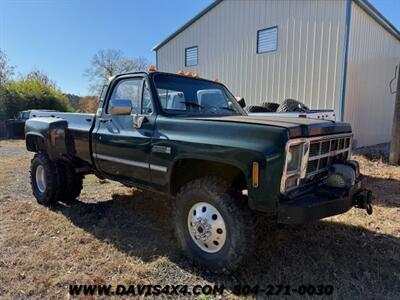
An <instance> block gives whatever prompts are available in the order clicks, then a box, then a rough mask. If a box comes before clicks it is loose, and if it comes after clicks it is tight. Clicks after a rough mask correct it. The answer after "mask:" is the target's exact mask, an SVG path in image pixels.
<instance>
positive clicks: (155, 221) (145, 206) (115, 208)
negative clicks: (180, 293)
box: [55, 191, 400, 296]
mask: <svg viewBox="0 0 400 300" xmlns="http://www.w3.org/2000/svg"><path fill="white" fill-rule="evenodd" d="M112 198H113V199H110V200H107V201H102V202H96V203H85V202H80V201H75V202H74V203H72V204H70V205H62V204H59V205H58V206H56V207H55V209H56V210H57V211H59V212H61V213H62V214H63V215H65V216H66V217H67V218H69V219H70V220H71V222H73V223H74V224H75V225H76V226H78V227H80V228H82V229H84V230H86V231H87V232H89V233H91V234H92V235H94V236H95V237H96V238H98V239H100V240H104V241H106V242H108V243H112V244H113V245H115V247H116V248H117V249H119V250H120V251H123V252H125V253H127V254H128V255H130V256H135V257H139V258H140V259H141V260H143V261H145V262H152V261H155V260H157V259H158V258H159V257H165V256H166V257H168V258H169V260H170V261H171V262H173V263H175V264H176V265H177V266H178V267H179V268H180V269H181V270H184V271H186V272H189V273H192V274H195V275H196V276H198V277H199V278H202V279H203V280H206V281H207V282H209V283H214V284H221V283H222V284H224V285H225V286H226V287H227V289H228V290H229V289H230V290H232V288H233V286H234V285H235V284H239V283H241V284H250V285H255V284H260V285H267V284H325V285H326V284H331V285H333V286H334V287H335V288H337V289H342V288H348V289H349V290H350V291H351V293H350V294H349V295H348V296H357V295H358V296H361V295H362V294H363V293H366V291H368V290H370V289H371V288H374V289H378V290H379V291H382V293H383V294H386V295H387V292H388V291H393V287H394V286H396V282H397V284H398V277H396V274H398V270H400V253H399V251H398V249H400V240H399V239H398V238H396V237H393V236H390V235H385V234H378V233H376V232H372V231H370V230H367V229H365V228H362V227H357V226H351V225H345V224H342V223H336V222H330V221H320V222H316V223H314V224H310V225H301V226H288V225H286V226H283V227H282V226H277V225H273V224H271V223H270V222H265V223H264V226H265V228H264V230H263V231H261V233H260V236H259V237H258V245H257V249H256V255H255V256H254V257H253V258H252V260H251V261H249V262H248V263H247V264H246V267H245V268H241V269H240V270H238V271H237V272H235V273H234V274H230V275H215V274H212V273H209V272H207V271H201V270H199V269H197V268H196V267H194V266H193V265H191V264H190V262H188V261H187V260H186V259H185V258H184V257H183V256H182V254H181V253H180V252H179V250H178V248H177V246H176V240H175V238H174V234H173V227H172V216H171V215H172V205H171V202H170V201H169V200H168V199H165V198H162V197H161V196H159V195H155V194H151V193H147V192H137V191H136V192H134V193H132V195H113V196H112ZM166 269H167V270H164V272H167V273H168V272H174V271H173V270H172V271H168V270H169V268H166ZM171 269H175V272H176V267H174V268H172V267H171ZM180 273H182V271H180ZM164 276H165V275H164ZM397 276H398V275H397ZM165 277H166V278H168V275H167V276H165ZM171 278H176V275H175V276H172V277H171ZM184 278H185V276H182V279H181V281H183V280H184ZM168 283H170V284H171V282H168ZM172 283H174V282H172ZM178 283H179V282H178ZM178 283H176V282H175V284H178ZM180 283H181V284H183V283H182V282H180ZM354 286H357V288H354ZM379 291H377V290H374V293H375V292H377V293H379ZM393 292H394V291H393Z"/></svg>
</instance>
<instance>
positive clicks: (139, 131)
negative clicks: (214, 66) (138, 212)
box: [25, 71, 372, 270]
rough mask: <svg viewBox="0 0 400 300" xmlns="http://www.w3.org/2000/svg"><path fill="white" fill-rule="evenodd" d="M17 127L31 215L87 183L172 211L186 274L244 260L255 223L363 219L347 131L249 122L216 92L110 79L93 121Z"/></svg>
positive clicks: (209, 85) (165, 76)
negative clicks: (93, 179) (190, 267)
mask: <svg viewBox="0 0 400 300" xmlns="http://www.w3.org/2000/svg"><path fill="white" fill-rule="evenodd" d="M36 115H37V117H35V118H32V119H29V120H28V121H27V122H26V126H25V134H26V143H27V149H28V150H29V151H33V152H36V155H35V157H34V159H33V161H32V166H31V174H32V180H31V181H32V189H33V193H34V195H35V197H36V199H37V200H38V202H39V203H41V204H45V205H53V204H54V203H56V202H57V201H70V200H73V199H75V198H77V197H79V193H80V190H81V189H82V180H83V177H84V176H85V175H86V174H89V173H94V174H95V175H97V176H99V177H101V178H108V179H111V180H115V181H119V182H121V183H123V184H125V185H126V186H129V187H137V188H140V189H146V190H152V191H157V192H159V193H163V194H165V195H168V196H170V197H171V198H172V199H174V202H175V204H174V222H175V232H176V235H177V240H178V242H179V244H180V246H181V247H182V249H183V250H184V252H185V253H186V254H187V255H188V257H189V258H191V259H192V260H193V261H194V262H196V263H198V264H200V265H202V266H205V267H207V268H210V269H214V270H221V269H235V268H237V267H238V266H239V265H240V263H241V262H243V261H245V258H246V257H247V256H248V255H249V253H251V249H253V248H254V243H255V242H256V241H255V240H254V230H255V224H254V223H253V219H254V215H255V214H262V215H264V216H267V217H269V218H272V219H274V220H276V221H277V222H278V223H294V224H299V223H305V222H310V221H315V220H318V219H321V218H324V217H327V216H332V215H337V214H340V213H344V212H346V211H348V210H349V209H351V208H352V207H353V206H355V207H359V208H365V209H367V210H368V212H372V206H371V197H372V196H371V194H370V192H368V191H366V190H365V189H363V187H362V185H361V183H362V175H361V174H360V171H359V166H358V163H357V162H355V161H352V160H350V155H351V148H352V146H351V142H352V132H351V126H350V125H349V124H346V123H340V122H335V121H330V120H313V119H306V118H298V119H295V118H285V117H281V118H277V117H272V118H268V117H257V116H249V115H247V113H246V112H245V111H244V110H243V109H242V107H241V105H239V103H238V102H237V101H236V99H235V97H234V96H233V95H232V94H231V92H230V91H229V90H228V89H227V88H226V87H225V86H224V85H223V84H221V83H217V82H213V81H210V80H205V79H200V78H197V77H192V76H184V75H179V74H171V73H164V72H155V71H154V72H149V73H144V72H143V73H140V72H139V73H128V74H121V75H118V76H115V77H113V78H112V79H111V80H110V81H109V83H108V84H107V86H106V87H105V88H104V89H103V92H102V94H101V96H100V99H99V107H98V110H97V113H96V114H67V113H52V114H49V113H48V112H36Z"/></svg>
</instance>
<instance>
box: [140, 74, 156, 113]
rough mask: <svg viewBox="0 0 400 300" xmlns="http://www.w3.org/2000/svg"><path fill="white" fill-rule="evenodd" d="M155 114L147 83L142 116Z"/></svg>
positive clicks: (144, 91) (144, 86) (144, 90)
mask: <svg viewBox="0 0 400 300" xmlns="http://www.w3.org/2000/svg"><path fill="white" fill-rule="evenodd" d="M152 112H153V103H152V102H151V94H150V90H149V87H148V86H147V83H146V81H145V82H144V85H143V99H142V114H151V113H152Z"/></svg>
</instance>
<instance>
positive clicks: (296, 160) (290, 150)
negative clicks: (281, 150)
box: [281, 139, 310, 193]
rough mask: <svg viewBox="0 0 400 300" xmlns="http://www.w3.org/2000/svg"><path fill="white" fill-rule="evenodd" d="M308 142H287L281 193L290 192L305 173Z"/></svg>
mask: <svg viewBox="0 0 400 300" xmlns="http://www.w3.org/2000/svg"><path fill="white" fill-rule="evenodd" d="M309 148H310V142H309V141H308V140H306V139H298V140H294V141H290V142H288V144H287V146H286V164H285V169H284V173H283V177H282V180H281V192H282V193H283V192H285V191H287V190H291V189H293V188H295V187H297V186H298V185H299V184H300V180H301V179H302V178H304V177H305V175H306V171H307V161H308V151H309Z"/></svg>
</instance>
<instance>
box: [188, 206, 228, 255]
mask: <svg viewBox="0 0 400 300" xmlns="http://www.w3.org/2000/svg"><path fill="white" fill-rule="evenodd" d="M188 229H189V234H190V236H191V237H192V240H193V241H194V242H195V244H196V245H197V246H198V247H199V248H200V249H201V250H203V251H205V252H208V253H216V252H218V251H220V250H221V249H222V247H223V246H224V244H225V241H226V226H225V221H224V219H223V218H222V215H221V214H220V212H219V211H218V210H217V209H216V208H215V207H214V206H212V205H211V204H209V203H206V202H199V203H196V204H195V205H193V206H192V208H191V209H190V211H189V215H188Z"/></svg>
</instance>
